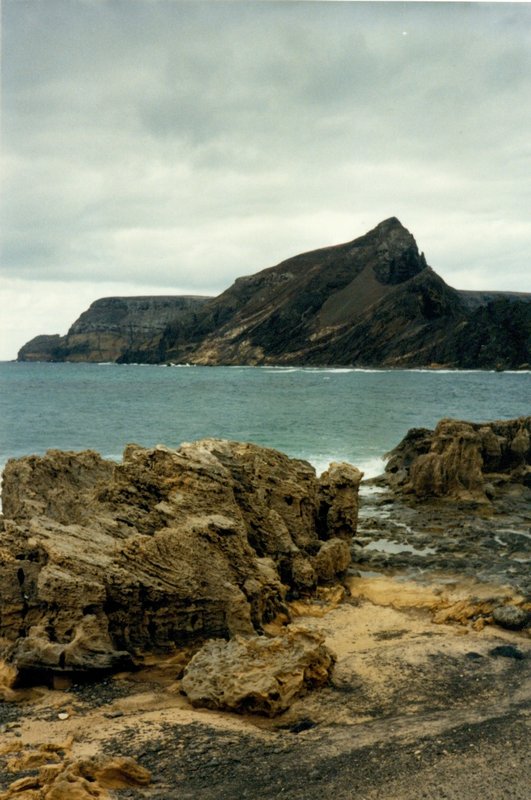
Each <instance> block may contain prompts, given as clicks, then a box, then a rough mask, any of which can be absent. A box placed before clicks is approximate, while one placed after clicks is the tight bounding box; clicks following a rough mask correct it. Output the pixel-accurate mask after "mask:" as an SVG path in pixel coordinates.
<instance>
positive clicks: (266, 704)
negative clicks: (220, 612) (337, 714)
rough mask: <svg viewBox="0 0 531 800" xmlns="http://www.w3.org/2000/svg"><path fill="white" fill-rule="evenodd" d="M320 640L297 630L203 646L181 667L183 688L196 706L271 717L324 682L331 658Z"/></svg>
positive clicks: (237, 638)
mask: <svg viewBox="0 0 531 800" xmlns="http://www.w3.org/2000/svg"><path fill="white" fill-rule="evenodd" d="M323 642H324V637H323V636H322V635H321V634H318V633H315V632H312V631H307V630H302V629H299V628H291V629H288V630H286V631H285V632H284V634H283V635H282V636H277V637H275V638H272V639H267V638H266V637H263V636H260V637H253V638H250V639H245V638H243V637H240V636H238V637H235V638H234V639H232V640H231V641H229V642H224V641H220V640H217V641H214V640H213V641H210V642H207V643H206V644H205V645H204V646H203V648H202V649H201V650H200V651H199V652H198V653H197V654H196V655H195V656H194V657H193V659H192V660H191V661H190V663H189V664H188V666H187V667H186V670H185V673H184V676H183V679H182V683H181V686H182V690H183V691H184V693H185V694H186V695H187V697H188V699H189V700H190V702H191V703H192V704H193V705H195V706H204V707H207V708H216V709H228V710H232V711H240V712H241V711H245V712H252V713H257V714H263V715H266V716H269V717H272V716H275V715H276V714H279V713H281V712H282V711H285V710H286V709H287V708H288V707H289V706H290V705H291V703H292V702H293V701H294V699H295V698H297V697H300V696H301V695H303V694H305V693H306V692H307V691H308V690H309V689H313V688H316V687H318V686H322V685H323V684H324V683H326V681H327V680H328V679H329V677H330V673H331V670H332V667H333V664H334V660H335V658H334V656H333V654H332V653H331V651H330V650H329V649H328V648H327V647H326V646H325V645H324V644H323Z"/></svg>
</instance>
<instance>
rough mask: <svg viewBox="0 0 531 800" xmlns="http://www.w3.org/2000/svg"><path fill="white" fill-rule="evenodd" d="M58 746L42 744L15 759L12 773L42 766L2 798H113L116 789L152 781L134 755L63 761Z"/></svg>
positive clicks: (15, 782) (81, 799)
mask: <svg viewBox="0 0 531 800" xmlns="http://www.w3.org/2000/svg"><path fill="white" fill-rule="evenodd" d="M56 749H59V748H55V749H54V748H48V749H46V747H42V748H40V749H39V750H33V751H30V752H28V753H27V754H26V758H19V759H17V758H14V759H12V763H11V764H10V765H9V766H10V770H11V771H13V772H14V771H17V770H25V771H26V772H28V771H31V772H34V770H35V768H36V767H40V769H39V771H38V773H37V774H30V775H28V776H27V777H25V778H20V779H19V780H17V781H14V782H13V783H12V784H11V786H9V788H8V789H7V791H6V792H5V793H2V794H1V795H0V800H40V799H41V798H42V799H43V800H44V798H48V800H111V798H112V797H114V796H115V795H114V791H113V790H116V789H130V788H131V787H141V786H142V787H144V786H148V785H149V784H150V783H151V773H150V772H149V771H148V770H147V769H144V767H142V766H140V764H138V763H137V762H136V761H135V760H134V759H132V758H127V757H123V756H119V757H114V758H105V757H102V756H100V757H97V758H85V759H81V760H75V759H70V758H68V759H65V760H64V761H61V760H60V758H59V756H58V755H57V753H56V752H55V750H56ZM13 762H14V763H13ZM17 762H18V763H17ZM109 790H111V791H109ZM111 792H112V793H111Z"/></svg>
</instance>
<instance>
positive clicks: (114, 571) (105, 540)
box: [0, 439, 362, 671]
mask: <svg viewBox="0 0 531 800" xmlns="http://www.w3.org/2000/svg"><path fill="white" fill-rule="evenodd" d="M361 477H362V473H361V472H360V471H359V470H357V469H356V468H355V467H352V466H350V465H346V464H331V465H330V468H329V469H328V471H327V472H326V473H324V475H323V476H322V477H321V478H320V479H318V478H317V477H316V474H315V471H314V469H313V467H311V466H310V464H308V463H307V462H304V461H299V460H294V459H290V458H288V457H287V456H285V455H283V454H282V453H279V452H277V451H274V450H271V449H267V448H262V447H258V446H256V445H252V444H240V443H236V442H227V441H221V440H213V439H207V440H203V441H201V442H197V443H195V444H184V445H182V446H181V447H180V448H179V449H177V450H171V449H169V448H165V447H162V446H159V447H155V448H151V449H143V448H141V447H138V446H135V445H130V446H128V447H127V448H126V451H125V453H124V457H123V462H122V463H121V464H114V463H112V462H109V461H105V460H104V459H102V458H101V457H100V456H99V455H98V454H97V453H94V452H90V451H87V452H83V453H66V452H61V451H49V452H48V453H47V454H46V455H45V456H43V457H37V456H29V457H25V458H21V459H18V460H11V461H9V462H8V464H7V466H6V469H5V472H4V482H3V492H2V497H3V508H4V518H3V519H2V520H1V533H0V564H1V566H0V656H2V657H4V658H5V659H6V660H7V661H8V662H10V663H12V664H14V665H15V666H16V667H17V668H18V669H19V670H26V671H32V670H40V669H48V670H53V671H58V670H70V671H72V670H74V671H75V670H99V669H113V668H116V667H118V666H120V665H123V664H125V663H129V662H131V661H132V660H134V659H135V658H136V657H137V656H138V655H139V654H141V653H142V652H146V651H149V650H156V649H164V648H171V647H173V646H175V645H182V644H185V643H188V642H194V641H201V640H204V639H206V638H208V637H227V638H228V637H232V636H235V635H236V634H245V635H252V634H256V633H260V632H261V631H262V626H263V625H264V624H266V623H268V622H269V621H271V620H273V619H274V618H276V617H278V616H279V615H280V616H281V617H282V618H283V619H284V620H285V621H287V620H288V618H289V614H288V612H287V609H286V605H285V600H286V597H287V595H288V594H290V593H291V594H292V595H293V594H297V593H311V592H312V591H313V589H314V588H315V587H316V586H317V584H318V583H319V582H327V581H333V580H336V579H337V578H338V576H340V575H342V573H344V571H345V570H346V568H347V566H348V565H349V563H350V549H349V542H350V539H351V537H352V535H353V533H354V532H355V526H356V518H357V490H358V485H359V482H360V480H361Z"/></svg>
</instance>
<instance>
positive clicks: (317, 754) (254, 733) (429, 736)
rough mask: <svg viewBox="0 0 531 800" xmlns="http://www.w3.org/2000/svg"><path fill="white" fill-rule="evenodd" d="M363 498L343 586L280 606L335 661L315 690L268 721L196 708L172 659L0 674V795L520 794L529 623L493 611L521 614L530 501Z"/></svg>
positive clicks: (377, 486)
mask: <svg viewBox="0 0 531 800" xmlns="http://www.w3.org/2000/svg"><path fill="white" fill-rule="evenodd" d="M528 491H531V490H528ZM360 497H361V507H360V510H359V518H358V525H357V530H356V532H355V535H354V539H353V541H352V554H353V563H352V564H351V566H350V567H349V568H348V570H347V574H346V575H345V576H344V578H343V580H342V582H341V583H336V584H335V585H334V584H332V585H329V586H323V587H322V588H320V589H317V591H316V593H315V596H314V597H304V596H301V597H299V598H298V599H297V598H292V599H291V600H290V602H289V611H290V615H291V618H292V624H293V625H294V626H295V628H298V627H301V628H303V629H304V630H307V631H310V632H313V633H315V634H316V635H320V636H322V637H323V638H324V641H325V642H326V645H327V647H329V648H330V650H331V651H332V652H333V653H334V655H335V659H336V662H335V667H334V670H333V672H332V674H331V676H330V679H329V680H328V681H327V682H326V684H325V685H324V686H322V687H321V688H319V689H316V690H314V691H313V692H310V693H309V694H306V695H305V696H302V697H299V698H298V699H296V700H295V701H294V702H293V703H292V705H291V706H290V708H288V710H286V711H284V712H283V713H281V714H280V715H278V716H275V717H272V718H268V717H266V716H257V715H251V714H249V713H241V714H236V713H233V712H230V711H223V710H217V711H214V710H210V709H208V708H199V709H198V708H194V707H193V706H192V705H191V703H190V701H189V699H187V697H186V696H185V695H184V694H183V691H182V676H183V656H184V658H185V660H186V655H185V654H183V652H180V651H175V652H173V653H169V654H167V655H161V654H158V655H156V654H152V655H151V656H146V657H145V658H144V661H143V663H142V664H141V665H137V668H136V669H134V670H129V671H127V670H125V671H123V670H122V671H119V672H115V673H114V674H109V675H107V676H100V678H99V679H98V680H94V679H90V678H85V679H81V677H80V676H77V677H76V676H75V675H73V676H69V675H68V674H66V675H63V676H61V675H57V676H55V678H54V681H53V684H48V685H40V686H39V685H37V686H20V687H18V688H10V687H9V674H8V670H7V671H6V669H5V668H4V669H3V671H2V670H0V682H1V680H2V676H3V677H4V682H3V693H4V697H5V702H3V703H0V719H1V722H0V726H1V727H0V730H1V732H2V743H1V745H0V767H1V769H0V798H1V800H30V798H31V800H34V798H37V797H41V795H40V794H38V792H41V788H39V787H42V786H43V785H46V780H48V779H51V778H50V776H52V777H53V776H54V775H59V778H58V779H57V780H59V779H60V778H61V776H62V775H63V776H64V779H62V780H63V784H64V785H63V788H62V789H61V788H59V786H58V784H57V781H56V782H55V784H54V789H53V792H54V794H53V797H54V800H71V798H72V797H73V796H74V795H73V794H72V792H73V791H74V789H75V791H76V792H77V794H76V795H75V796H76V800H77V798H78V797H79V798H80V799H81V800H85V798H86V800H88V798H89V797H97V798H100V799H101V800H104V798H105V800H108V799H109V800H110V798H116V800H118V798H120V797H124V798H132V799H133V800H141V798H144V799H145V800H177V798H179V800H181V799H182V798H184V799H185V800H192V798H194V800H196V798H197V799H199V800H234V797H236V796H237V797H242V798H248V799H249V800H273V798H275V799H276V798H277V797H279V796H282V797H286V798H289V800H303V798H304V800H321V798H322V797H323V795H325V796H330V795H333V796H335V797H336V798H338V800H351V798H352V797H354V796H355V797H358V796H359V797H362V798H370V799H371V800H376V799H377V798H378V800H418V798H421V797H424V798H430V800H439V798H448V800H454V798H455V800H457V799H458V798H459V800H461V798H463V797H466V798H467V800H500V798H507V799H508V798H511V800H512V798H515V799H516V800H524V798H527V792H528V787H529V763H528V743H529V715H530V709H531V704H530V701H531V681H530V677H531V638H530V634H531V631H530V629H529V627H525V626H524V627H522V629H519V630H511V629H509V628H508V627H507V626H506V625H502V624H499V623H496V609H497V608H500V607H502V608H504V607H505V608H507V607H508V608H511V607H515V608H522V609H525V608H527V609H528V611H529V612H531V604H530V602H529V601H530V598H531V586H530V585H529V582H530V581H529V578H528V576H527V570H526V565H525V563H524V560H523V559H524V558H528V555H526V553H527V554H528V552H529V543H528V541H529V539H531V537H529V533H527V534H526V531H528V530H529V523H530V522H531V511H530V505H529V498H528V495H526V494H525V491H523V490H522V491H521V490H520V489H519V490H518V492H517V493H516V494H515V493H514V492H512V491H511V487H510V483H507V485H506V487H505V488H504V489H503V490H499V491H498V493H497V496H496V502H495V503H494V504H493V503H489V504H485V503H481V502H477V501H470V500H468V501H463V500H455V499H454V500H451V501H448V500H447V499H444V498H442V499H431V500H429V501H428V502H426V503H421V502H418V501H417V500H415V499H414V498H411V497H408V496H407V495H405V496H404V495H401V494H400V493H398V494H397V492H396V490H394V489H393V488H392V486H391V485H390V484H389V483H388V482H387V481H386V480H385V479H382V478H380V479H379V480H378V479H377V480H372V481H368V482H366V483H364V484H363V488H362V491H361V493H360ZM509 531H510V532H511V535H512V539H511V538H510V535H509ZM522 534H523V535H522ZM528 537H529V538H528ZM497 540H498V541H497ZM511 542H512V544H511ZM519 542H520V544H521V547H522V553H521V556H520V555H519V551H518V544H519ZM390 545H394V546H393V547H390ZM509 545H510V546H509ZM524 549H525V552H524ZM526 578H527V579H526ZM276 632H277V631H276V629H275V627H274V625H273V626H272V627H271V628H270V634H271V635H276ZM1 688H2V686H0V689H1ZM117 765H119V768H118V766H117ZM87 775H88V776H89V777H90V776H92V777H90V780H89V781H88V783H87V777H86V776H87ZM109 775H113V776H114V777H113V778H112V780H111V778H109ZM39 776H41V777H39ZM43 776H44V777H43ZM54 780H55V778H54ZM42 781H44V784H43V783H42ZM65 781H66V782H65ZM9 787H11V788H9ZM36 792H37V794H35V793H36ZM83 792H84V793H83Z"/></svg>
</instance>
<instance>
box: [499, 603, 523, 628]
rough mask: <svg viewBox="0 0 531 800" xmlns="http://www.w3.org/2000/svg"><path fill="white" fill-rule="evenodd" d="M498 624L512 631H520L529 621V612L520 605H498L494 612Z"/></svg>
mask: <svg viewBox="0 0 531 800" xmlns="http://www.w3.org/2000/svg"><path fill="white" fill-rule="evenodd" d="M492 617H493V619H494V622H496V624H497V625H500V626H501V627H502V628H508V629H509V630H512V631H519V630H521V629H522V628H524V627H525V626H526V625H527V623H528V622H529V614H528V613H527V611H525V610H524V609H523V608H520V607H519V606H513V605H507V606H497V607H496V608H495V609H494V611H493V612H492Z"/></svg>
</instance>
